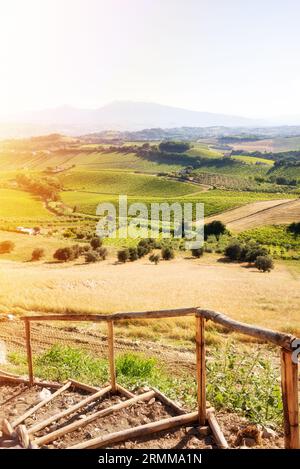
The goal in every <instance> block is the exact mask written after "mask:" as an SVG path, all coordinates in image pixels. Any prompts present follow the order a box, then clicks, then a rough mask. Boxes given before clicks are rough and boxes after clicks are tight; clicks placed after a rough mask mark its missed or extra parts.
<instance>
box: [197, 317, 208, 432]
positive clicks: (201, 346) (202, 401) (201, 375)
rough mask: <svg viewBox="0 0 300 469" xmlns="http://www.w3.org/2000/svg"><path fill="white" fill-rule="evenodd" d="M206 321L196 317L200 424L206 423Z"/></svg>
mask: <svg viewBox="0 0 300 469" xmlns="http://www.w3.org/2000/svg"><path fill="white" fill-rule="evenodd" d="M204 321H205V320H204V319H203V318H202V317H196V360H197V372H196V374H197V398H198V413H199V423H200V425H201V426H203V425H205V422H206V389H205V388H206V370H205V339H204Z"/></svg>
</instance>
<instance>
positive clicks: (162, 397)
mask: <svg viewBox="0 0 300 469" xmlns="http://www.w3.org/2000/svg"><path fill="white" fill-rule="evenodd" d="M152 389H153V390H154V391H155V395H156V396H157V398H158V399H159V400H160V401H161V402H162V403H163V404H165V405H166V406H168V407H171V409H173V410H174V412H176V414H178V415H183V414H185V413H186V412H185V410H183V409H182V407H179V406H178V405H177V404H176V403H175V402H174V401H172V400H171V399H169V398H168V397H167V396H166V395H165V394H163V393H162V392H160V391H159V390H158V389H156V388H152Z"/></svg>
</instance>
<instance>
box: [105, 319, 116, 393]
mask: <svg viewBox="0 0 300 469" xmlns="http://www.w3.org/2000/svg"><path fill="white" fill-rule="evenodd" d="M107 327H108V362H109V371H110V382H111V388H112V392H116V390H117V387H116V367H115V344H114V323H113V321H108V322H107Z"/></svg>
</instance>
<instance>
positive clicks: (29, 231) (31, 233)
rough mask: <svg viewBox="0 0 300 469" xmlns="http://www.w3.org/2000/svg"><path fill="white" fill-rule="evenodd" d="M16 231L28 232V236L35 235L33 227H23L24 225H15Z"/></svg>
mask: <svg viewBox="0 0 300 469" xmlns="http://www.w3.org/2000/svg"><path fill="white" fill-rule="evenodd" d="M17 231H18V233H23V234H28V235H29V236H35V235H36V234H37V232H36V230H35V229H34V228H24V226H17Z"/></svg>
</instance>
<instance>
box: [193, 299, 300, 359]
mask: <svg viewBox="0 0 300 469" xmlns="http://www.w3.org/2000/svg"><path fill="white" fill-rule="evenodd" d="M196 316H199V317H202V318H205V319H209V320H211V321H213V322H215V323H217V324H221V325H222V326H224V327H227V328H228V329H230V330H232V331H235V332H239V333H240V334H245V335H249V336H251V337H255V338H256V339H259V340H262V341H265V342H271V343H273V344H275V345H277V346H279V347H283V348H284V349H286V350H290V351H292V350H293V347H292V342H293V341H294V339H295V337H294V336H292V335H291V334H283V333H282V332H277V331H271V330H270V329H265V328H263V327H256V326H251V325H250V324H245V323H243V322H238V321H235V320H234V319H231V318H229V317H228V316H226V315H225V314H223V313H218V312H215V311H209V310H205V309H200V308H198V309H197V313H196Z"/></svg>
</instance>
